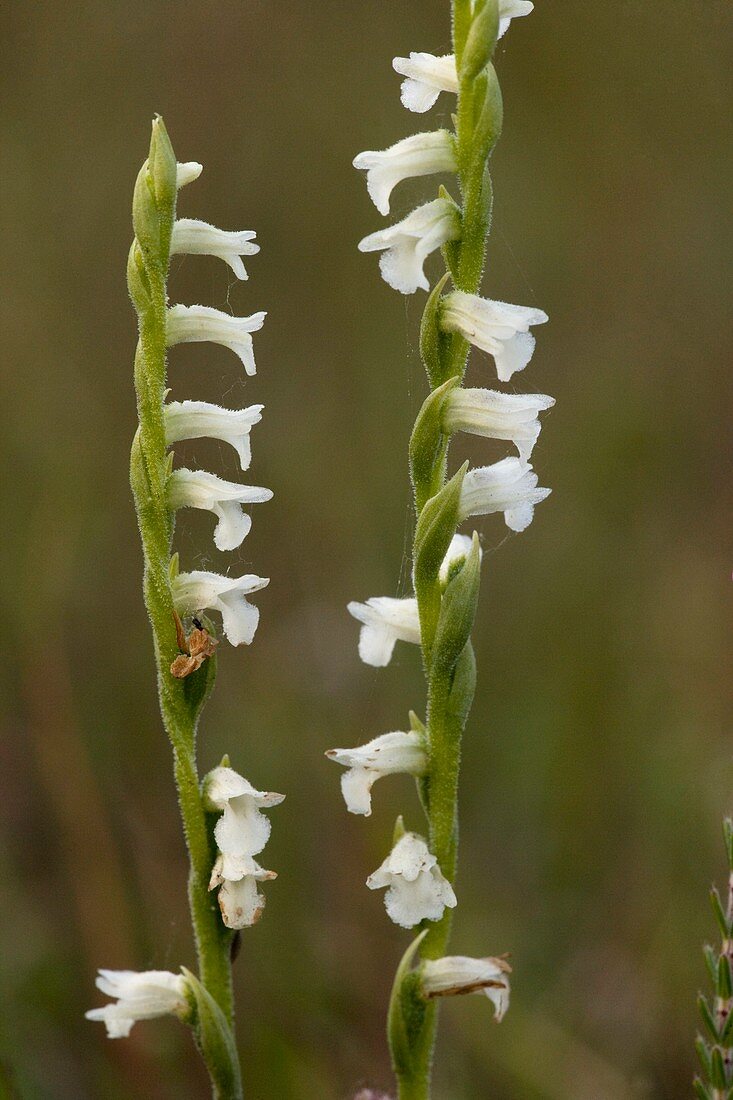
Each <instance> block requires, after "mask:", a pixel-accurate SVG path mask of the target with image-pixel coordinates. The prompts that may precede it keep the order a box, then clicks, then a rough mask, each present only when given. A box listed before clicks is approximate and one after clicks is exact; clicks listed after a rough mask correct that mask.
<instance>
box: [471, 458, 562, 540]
mask: <svg viewBox="0 0 733 1100" xmlns="http://www.w3.org/2000/svg"><path fill="white" fill-rule="evenodd" d="M551 492H552V490H551V489H542V488H539V489H538V488H537V474H536V473H535V472H534V470H533V469H532V467H531V466H529V465H527V464H525V463H523V462H521V461H520V460H519V459H518V458H503V459H502V460H501V462H495V463H494V464H493V465H492V466H480V467H478V469H476V470H469V471H468V473H467V474H466V476H465V478H464V479H463V487H462V489H461V499H460V504H459V514H460V517H461V520H464V519H467V518H468V517H469V516H486V515H489V514H490V513H492V512H503V513H504V522H505V523H506V525H507V527H509V528H510V529H511V530H512V531H524V530H526V528H527V527H529V525H530V523H531V522H532V516H533V515H534V506H535V504H539V502H540V501H541V500H544V499H545V497H548V496H549V495H550V493H551Z"/></svg>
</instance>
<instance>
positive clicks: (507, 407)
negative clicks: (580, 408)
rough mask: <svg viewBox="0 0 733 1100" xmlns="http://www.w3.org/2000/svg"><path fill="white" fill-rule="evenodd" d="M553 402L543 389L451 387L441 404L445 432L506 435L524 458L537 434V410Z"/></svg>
mask: <svg viewBox="0 0 733 1100" xmlns="http://www.w3.org/2000/svg"><path fill="white" fill-rule="evenodd" d="M554 404H555V400H554V398H552V397H548V396H547V395H546V394H543V393H526V394H514V393H501V392H499V390H482V389H463V388H458V389H454V390H451V392H450V393H449V395H448V397H447V398H446V400H445V403H444V405H443V426H444V427H445V429H446V431H447V432H448V433H452V432H470V433H471V434H473V435H481V436H485V437H486V438H487V439H509V440H511V442H512V443H514V444H515V446H516V448H517V450H518V451H519V458H520V460H521V461H522V462H528V461H529V458H530V455H531V454H532V449H533V447H534V445H535V443H536V442H537V438H538V436H539V434H540V421H539V414H540V413H541V412H544V410H545V409H550V408H552V406H553V405H554Z"/></svg>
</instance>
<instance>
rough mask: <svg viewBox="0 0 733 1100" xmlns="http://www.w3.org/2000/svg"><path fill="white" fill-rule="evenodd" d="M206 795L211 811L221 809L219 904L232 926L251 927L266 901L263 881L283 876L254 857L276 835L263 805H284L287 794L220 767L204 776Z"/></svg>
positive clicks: (214, 880) (216, 875)
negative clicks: (261, 886)
mask: <svg viewBox="0 0 733 1100" xmlns="http://www.w3.org/2000/svg"><path fill="white" fill-rule="evenodd" d="M203 796H204V805H205V807H206V809H207V810H209V812H220V813H221V817H220V818H219V820H218V821H217V823H216V825H215V827H214V838H215V840H216V844H217V848H218V850H219V853H218V855H217V858H216V861H215V863H214V866H213V869H212V872H211V881H210V883H209V889H210V890H214V889H215V888H216V887H217V886H218V887H220V890H219V908H220V909H221V914H222V919H223V921H224V924H225V925H226V926H227V928H236V929H238V928H246V927H249V926H250V925H252V924H254V923H255V922H256V921H257V920H258V919H259V917H260V916H261V914H262V910H263V908H264V905H265V899H264V896H263V895H262V894H260V892H259V890H258V883H260V882H263V881H267V880H269V879H274V878H276V877H277V876H276V874H275V872H274V871H266V870H264V869H263V868H262V867H260V865H259V864H258V863H256V862H255V860H254V859H253V856H256V855H258V854H259V853H260V852H261V851H262V849H263V848H264V847H265V845H266V844H267V841H268V839H269V836H270V829H271V825H270V821H269V819H268V818H267V817H265V815H264V814H263V813H262V810H263V809H269V808H270V807H272V806H277V805H279V804H280V803H281V802H282V801H283V799H284V797H285V795H282V794H276V793H275V792H274V791H258V790H256V789H255V788H254V787H253V786H252V784H251V783H250V782H249V781H248V780H247V779H245V778H244V776H242V775H239V773H238V772H236V771H234V769H233V768H229V767H219V768H214V769H213V771H211V772H209V774H208V775H207V776H206V778H205V779H204V783H203Z"/></svg>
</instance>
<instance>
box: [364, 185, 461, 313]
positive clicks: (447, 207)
mask: <svg viewBox="0 0 733 1100" xmlns="http://www.w3.org/2000/svg"><path fill="white" fill-rule="evenodd" d="M460 234H461V226H460V219H459V215H458V211H457V210H456V208H455V206H454V205H453V203H452V202H450V200H449V199H444V198H440V199H433V201H432V202H427V203H424V204H423V205H422V206H418V207H417V209H416V210H413V211H412V213H411V214H408V215H407V217H406V218H403V219H402V221H401V222H398V223H397V224H396V225H392V226H390V227H389V228H388V229H380V230H378V232H376V233H371V234H370V235H369V236H368V237H364V239H363V240H361V241H360V242H359V251H360V252H381V253H382V255H381V256H380V258H379V267H380V270H381V272H382V278H383V279H384V281H385V282H386V283H387V284H388V285H389V286H391V287H392V288H393V289H394V290H399V291H400V293H401V294H414V293H415V291H416V290H418V289H420V290H429V289H430V284H429V283H428V280H427V278H426V276H425V272H424V271H423V265H424V263H425V260H426V259H427V258H428V256H429V255H430V253H431V252H435V250H436V249H438V248H442V246H443V245H444V244H445V243H446V241H454V240H457V238H458V237H459V236H460Z"/></svg>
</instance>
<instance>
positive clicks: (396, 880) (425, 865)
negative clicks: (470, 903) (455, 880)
mask: <svg viewBox="0 0 733 1100" xmlns="http://www.w3.org/2000/svg"><path fill="white" fill-rule="evenodd" d="M366 884H367V886H368V887H369V889H370V890H381V889H384V888H385V887H386V889H387V893H386V894H385V897H384V905H385V908H386V910H387V915H388V916H389V918H390V919H391V920H392V921H394V923H395V924H399V925H400V927H401V928H414V927H415V925H416V924H419V923H420V921H423V920H432V921H435V920H440V918H441V917H442V916H443V913H444V911H445V909H446V908H447V909H453V908H454V907H455V905H456V904H457V902H456V895H455V894H454V893H453V887H452V886H451V884H450V883H449V882H448V880H447V879H446V878H445V877H444V876H443V874H442V872H441V870H440V867H439V866H438V861H437V859H436V858H435V856H434V855H433V854H432V853H431V852H430V850H429V848H428V846H427V844H426V842H425V840H424V838H423V837H421V836H418V834H417V833H405V835H404V836H403V837H401V838H400V840H398V841H397V843H396V844H395V846H394V847H393V848H392V851H391V852H390V854H389V855H388V856H387V858H386V859H385V861H384V863H383V864H382V865H381V867H378V868H377V870H376V871H375V872H374V873H373V874H372V875H370V876H369V878H368V879H367V883H366Z"/></svg>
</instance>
